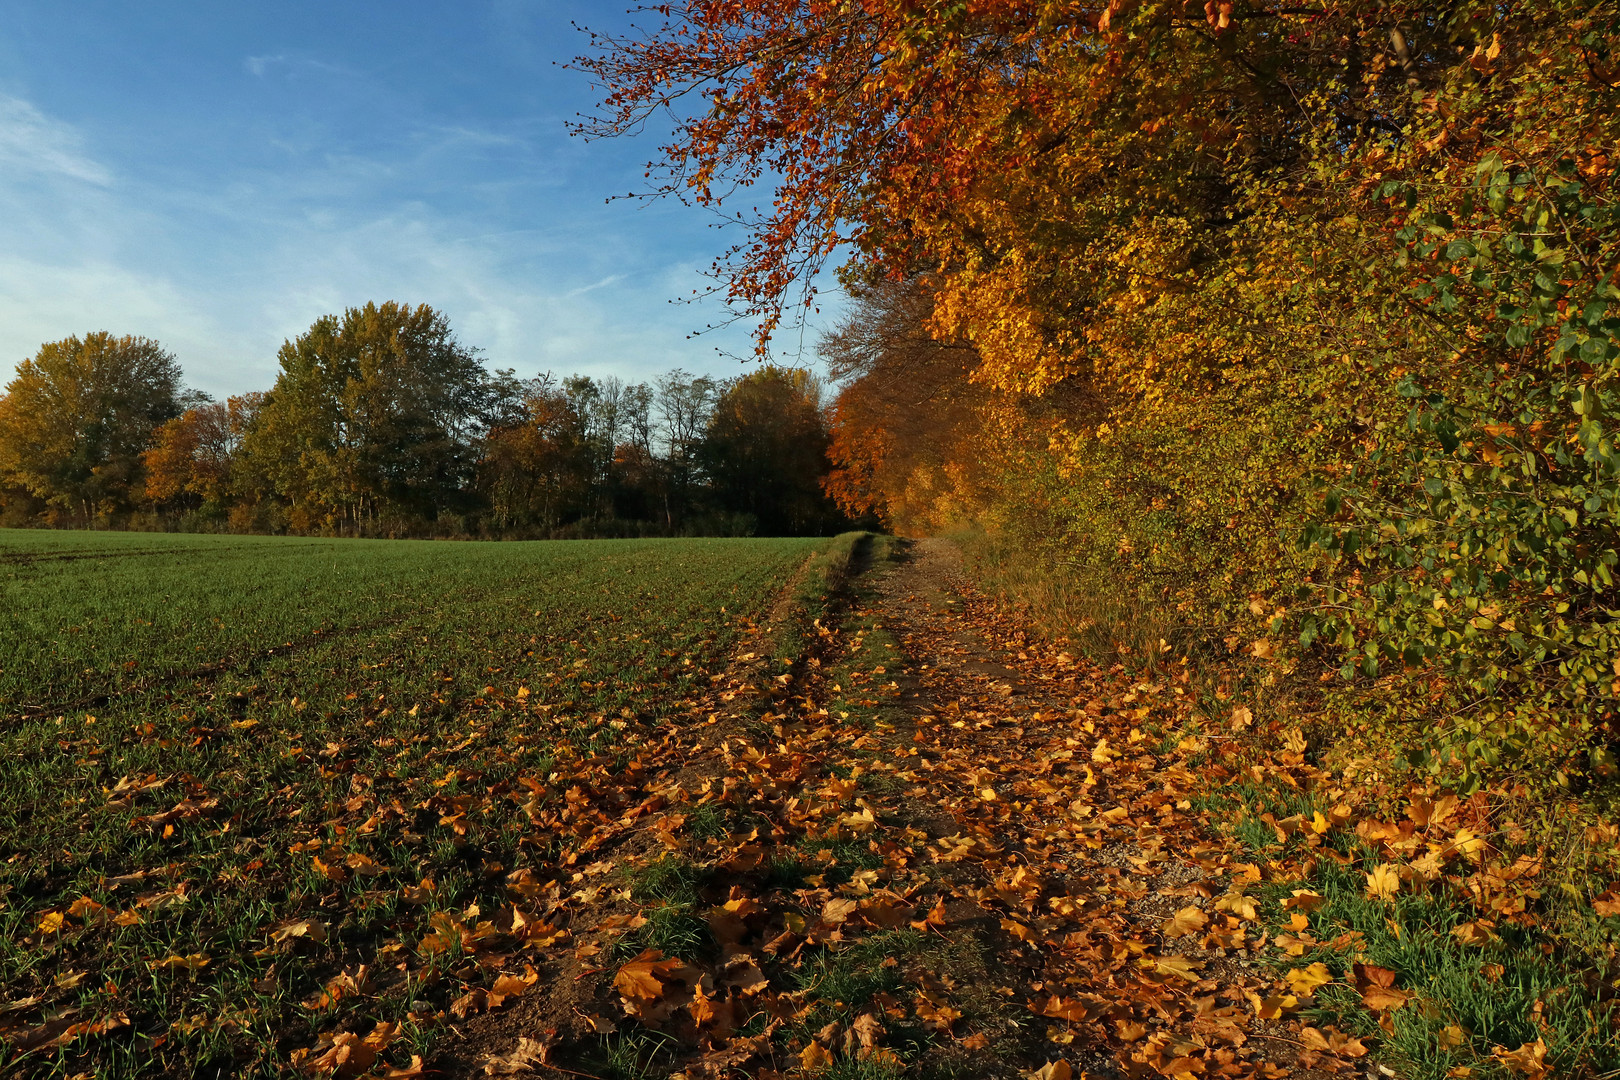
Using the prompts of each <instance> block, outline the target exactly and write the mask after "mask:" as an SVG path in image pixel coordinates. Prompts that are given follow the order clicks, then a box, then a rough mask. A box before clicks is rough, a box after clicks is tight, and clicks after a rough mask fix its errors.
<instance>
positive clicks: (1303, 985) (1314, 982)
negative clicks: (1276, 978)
mask: <svg viewBox="0 0 1620 1080" xmlns="http://www.w3.org/2000/svg"><path fill="white" fill-rule="evenodd" d="M1283 978H1284V979H1285V980H1287V982H1288V988H1289V989H1290V990H1292V991H1293V992H1294V993H1295V994H1297V995H1299V996H1300V997H1311V996H1313V995H1315V993H1316V990H1317V988H1318V987H1321V986H1326V985H1327V984H1328V983H1330V982H1332V981H1333V975H1332V973H1331V972H1329V971H1328V969H1327V965H1326V964H1323V963H1321V962H1317V963H1315V964H1312V965H1310V966H1309V967H1304V968H1294V969H1293V970H1292V971H1290V972H1288V974H1287V975H1285V976H1283Z"/></svg>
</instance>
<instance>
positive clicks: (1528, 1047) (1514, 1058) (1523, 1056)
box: [1491, 1039, 1548, 1080]
mask: <svg viewBox="0 0 1620 1080" xmlns="http://www.w3.org/2000/svg"><path fill="white" fill-rule="evenodd" d="M1491 1056H1492V1057H1494V1058H1496V1060H1498V1061H1500V1062H1501V1063H1502V1064H1503V1065H1505V1066H1506V1067H1507V1068H1508V1070H1509V1071H1510V1072H1513V1073H1516V1074H1518V1075H1519V1076H1528V1077H1530V1080H1540V1078H1541V1077H1543V1076H1546V1075H1547V1073H1548V1067H1547V1060H1546V1059H1547V1044H1546V1043H1544V1042H1542V1041H1541V1040H1540V1039H1537V1040H1536V1041H1535V1042H1527V1043H1525V1044H1524V1045H1522V1046H1520V1047H1519V1048H1518V1049H1517V1050H1511V1051H1510V1050H1509V1049H1508V1048H1507V1047H1505V1046H1498V1047H1496V1048H1495V1049H1493V1050H1492V1051H1491Z"/></svg>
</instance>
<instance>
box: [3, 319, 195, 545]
mask: <svg viewBox="0 0 1620 1080" xmlns="http://www.w3.org/2000/svg"><path fill="white" fill-rule="evenodd" d="M180 378H181V374H180V366H179V364H178V362H177V361H176V360H175V358H174V356H173V355H172V354H170V353H169V352H168V351H166V350H165V349H164V348H163V347H162V346H161V345H159V344H158V343H157V342H155V341H152V340H149V339H147V338H142V337H128V336H126V337H113V336H112V335H111V334H110V333H107V332H105V331H100V332H97V333H92V334H86V335H85V336H84V337H83V338H79V337H70V338H66V339H64V340H62V341H53V342H50V343H48V344H46V345H44V346H42V347H41V348H40V350H39V352H38V353H37V354H35V356H34V357H33V358H31V359H29V360H25V361H23V363H22V364H20V365H19V366H18V368H17V374H16V376H15V377H14V378H13V379H12V380H11V382H10V383H8V384H7V386H6V390H5V395H4V397H0V478H3V480H4V481H5V482H9V483H11V484H14V485H16V486H17V487H19V488H22V489H24V490H26V491H27V492H28V493H29V494H31V495H33V496H34V497H36V498H38V499H41V500H43V501H44V502H45V503H46V504H47V505H48V506H49V507H51V508H52V509H53V510H55V511H57V512H59V513H65V514H67V515H70V516H71V517H72V518H73V519H75V520H77V521H79V522H80V523H84V524H88V523H89V522H91V521H92V520H93V519H94V518H95V517H96V516H97V515H108V514H112V513H116V512H118V511H121V510H124V509H127V508H129V507H130V506H131V505H132V503H133V501H135V500H137V499H139V497H140V496H141V495H142V494H143V492H144V488H143V484H142V464H141V455H142V453H143V452H144V451H145V450H146V448H147V446H148V445H149V444H150V442H151V440H152V433H153V430H154V429H155V428H157V427H158V426H159V425H160V424H163V423H164V422H166V421H168V420H170V419H172V418H174V417H175V416H177V415H178V414H179V412H180V408H181V385H180Z"/></svg>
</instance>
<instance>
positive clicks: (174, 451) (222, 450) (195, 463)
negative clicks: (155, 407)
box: [141, 393, 264, 511]
mask: <svg viewBox="0 0 1620 1080" xmlns="http://www.w3.org/2000/svg"><path fill="white" fill-rule="evenodd" d="M263 400H264V395H263V394H262V393H249V394H242V395H238V396H233V397H230V398H227V399H226V400H225V401H223V402H217V401H210V402H208V403H206V404H201V405H196V406H193V407H192V408H189V409H187V410H186V411H185V412H184V413H182V414H180V415H179V416H177V417H175V418H174V419H173V420H170V421H168V422H167V423H164V424H162V425H161V426H159V427H158V429H157V430H156V431H155V432H154V433H153V437H152V446H151V448H150V449H148V450H147V451H146V452H145V453H144V454H143V455H142V456H141V461H142V463H143V464H144V465H145V467H146V497H147V498H148V499H150V500H152V501H153V502H154V503H157V504H159V505H167V506H171V507H182V508H184V509H197V508H207V509H212V510H214V511H219V510H222V509H224V507H225V505H226V504H227V503H228V502H229V500H230V498H231V496H232V494H233V493H234V487H233V484H232V471H233V464H234V461H235V458H236V454H237V451H238V450H239V449H240V448H241V445H242V437H243V435H244V434H245V433H246V431H247V429H248V427H249V425H250V424H251V423H252V422H253V420H254V418H255V417H256V416H257V415H258V411H259V407H260V405H261V404H262V402H263Z"/></svg>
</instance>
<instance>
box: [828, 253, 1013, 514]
mask: <svg viewBox="0 0 1620 1080" xmlns="http://www.w3.org/2000/svg"><path fill="white" fill-rule="evenodd" d="M933 310H934V303H933V288H932V282H931V280H930V279H929V278H928V277H926V276H923V277H915V278H911V279H907V280H905V281H900V282H888V281H876V282H873V283H871V284H868V285H865V286H861V287H859V288H857V289H855V290H853V291H852V293H851V297H850V303H849V305H848V306H847V308H846V310H845V312H844V315H843V317H842V319H841V320H840V322H839V324H838V326H837V327H836V328H835V329H834V330H832V331H830V332H829V333H826V334H824V335H823V336H822V338H821V340H820V343H819V345H818V351H819V353H820V355H821V358H822V360H823V361H824V362H825V363H826V365H827V370H828V373H829V374H830V375H831V377H832V379H833V381H834V382H835V384H837V386H838V392H837V395H836V397H835V398H834V400H833V405H832V410H831V420H830V423H831V445H830V448H829V455H830V457H831V459H832V461H833V463H834V465H835V467H834V468H833V470H832V471H831V472H830V473H829V474H828V476H827V480H826V487H827V492H828V494H829V495H831V496H832V498H833V499H834V500H835V501H836V502H837V503H838V505H839V506H840V507H841V508H842V509H843V510H844V512H845V513H847V514H850V515H851V516H852V517H860V516H862V515H868V514H875V515H877V516H879V517H880V518H882V519H883V520H884V521H885V522H886V523H888V524H889V525H890V527H893V528H898V529H900V530H902V531H906V532H913V533H918V532H920V533H925V534H926V533H930V532H934V531H937V530H938V529H940V528H943V527H945V526H947V525H949V524H952V523H953V522H954V521H955V520H959V519H960V518H961V517H962V516H964V515H965V514H967V513H969V512H970V509H969V508H971V506H972V505H973V504H974V503H975V502H976V501H982V498H983V494H982V492H978V491H976V490H974V489H975V486H976V485H977V484H980V483H982V482H983V472H984V470H983V468H982V466H983V464H984V463H985V462H986V460H987V459H989V458H993V456H994V453H995V451H994V448H993V447H991V446H989V445H986V444H987V443H989V442H992V441H993V440H992V439H991V438H990V437H989V436H988V435H987V433H986V432H985V430H984V428H985V424H984V412H985V410H986V409H987V408H988V406H989V400H990V398H991V396H992V395H991V392H990V391H988V390H986V389H985V388H984V387H982V386H978V385H976V384H975V383H973V382H972V375H973V372H974V370H975V368H976V367H977V363H978V356H977V354H976V352H975V351H974V350H973V349H972V347H970V346H968V345H965V344H962V343H959V342H958V343H951V342H942V341H940V340H938V339H937V338H936V337H934V335H933V334H932V333H930V332H929V329H928V323H929V319H930V318H931V317H932V315H933Z"/></svg>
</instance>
